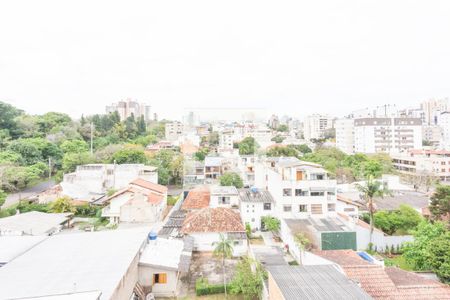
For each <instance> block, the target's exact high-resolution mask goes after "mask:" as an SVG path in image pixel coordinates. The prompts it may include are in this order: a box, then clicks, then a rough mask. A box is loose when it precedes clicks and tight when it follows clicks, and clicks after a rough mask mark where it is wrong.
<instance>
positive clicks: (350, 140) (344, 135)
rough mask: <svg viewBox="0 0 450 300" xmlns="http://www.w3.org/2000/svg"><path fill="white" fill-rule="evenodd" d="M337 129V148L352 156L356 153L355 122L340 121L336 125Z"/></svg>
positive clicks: (351, 120)
mask: <svg viewBox="0 0 450 300" xmlns="http://www.w3.org/2000/svg"><path fill="white" fill-rule="evenodd" d="M334 128H335V129H336V148H338V149H339V150H341V151H343V152H345V153H347V154H351V153H353V152H354V138H355V135H354V120H353V119H339V120H336V122H335V124H334Z"/></svg>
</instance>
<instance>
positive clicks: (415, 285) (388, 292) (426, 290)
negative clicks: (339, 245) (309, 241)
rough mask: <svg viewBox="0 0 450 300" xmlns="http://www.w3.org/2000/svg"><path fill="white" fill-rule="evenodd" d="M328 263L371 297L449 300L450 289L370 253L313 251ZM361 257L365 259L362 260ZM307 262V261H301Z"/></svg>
mask: <svg viewBox="0 0 450 300" xmlns="http://www.w3.org/2000/svg"><path fill="white" fill-rule="evenodd" d="M313 253H314V254H315V255H317V256H319V257H321V258H324V259H325V260H327V261H328V263H332V264H336V265H338V266H339V267H340V268H341V269H342V270H343V271H344V273H345V275H346V276H347V277H348V278H349V279H351V280H352V281H355V282H358V284H359V285H360V286H361V288H362V289H364V290H365V291H366V292H367V294H369V295H370V296H371V297H373V299H399V300H400V299H418V300H422V299H423V300H425V299H436V300H437V299H450V288H449V287H448V286H447V285H445V284H442V283H439V282H438V281H435V280H430V279H426V278H424V277H421V276H420V275H419V274H416V273H413V272H407V271H404V270H401V269H399V268H396V267H384V266H382V265H379V264H376V263H375V262H374V260H373V259H372V258H370V256H369V255H367V254H365V255H361V256H360V255H359V253H357V252H355V251H351V250H334V251H330V250H328V251H314V252H313ZM364 257H365V258H366V259H364ZM304 263H305V264H308V262H307V261H304Z"/></svg>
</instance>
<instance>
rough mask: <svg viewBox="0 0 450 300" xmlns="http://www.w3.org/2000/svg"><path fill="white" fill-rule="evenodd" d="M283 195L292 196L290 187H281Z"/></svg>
mask: <svg viewBox="0 0 450 300" xmlns="http://www.w3.org/2000/svg"><path fill="white" fill-rule="evenodd" d="M283 196H292V190H291V189H283Z"/></svg>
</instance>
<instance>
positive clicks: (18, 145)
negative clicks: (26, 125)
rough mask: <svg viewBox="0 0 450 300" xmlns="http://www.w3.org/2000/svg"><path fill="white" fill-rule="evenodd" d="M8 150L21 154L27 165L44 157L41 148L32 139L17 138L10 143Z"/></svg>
mask: <svg viewBox="0 0 450 300" xmlns="http://www.w3.org/2000/svg"><path fill="white" fill-rule="evenodd" d="M8 150H10V151H13V152H16V153H18V154H20V156H22V158H23V161H24V163H25V164H27V165H31V164H34V163H37V162H39V161H41V160H42V159H43V157H42V152H41V150H39V147H38V146H37V145H36V144H35V143H34V142H32V141H31V140H30V139H19V140H15V141H13V142H11V144H9V146H8Z"/></svg>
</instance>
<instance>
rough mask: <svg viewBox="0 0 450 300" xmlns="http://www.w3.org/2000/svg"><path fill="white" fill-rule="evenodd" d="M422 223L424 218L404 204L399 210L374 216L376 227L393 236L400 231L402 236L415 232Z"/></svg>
mask: <svg viewBox="0 0 450 300" xmlns="http://www.w3.org/2000/svg"><path fill="white" fill-rule="evenodd" d="M421 221H422V216H421V215H420V213H419V212H417V211H416V210H415V209H414V208H412V207H411V206H409V205H406V204H402V205H400V207H399V209H398V210H394V211H378V212H376V213H375V214H374V222H375V227H377V228H379V229H381V230H383V232H385V233H387V234H389V235H392V234H394V233H396V232H398V231H400V232H399V233H401V234H405V233H409V231H411V230H414V229H415V228H416V227H417V225H419V223H420V222H421Z"/></svg>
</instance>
